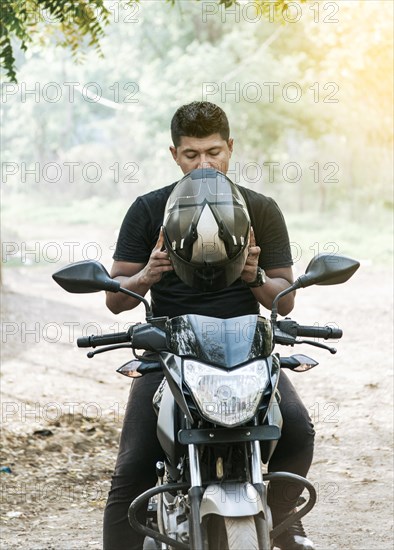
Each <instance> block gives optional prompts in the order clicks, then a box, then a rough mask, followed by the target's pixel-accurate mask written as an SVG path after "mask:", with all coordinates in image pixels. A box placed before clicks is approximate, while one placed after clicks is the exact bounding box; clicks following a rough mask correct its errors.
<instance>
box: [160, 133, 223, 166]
mask: <svg viewBox="0 0 394 550" xmlns="http://www.w3.org/2000/svg"><path fill="white" fill-rule="evenodd" d="M170 151H171V153H172V156H173V158H174V160H175V162H176V163H177V164H178V165H179V166H180V167H181V170H182V172H183V173H184V174H187V173H188V172H191V171H192V170H195V169H196V168H215V169H216V170H220V172H223V173H224V174H226V173H227V170H228V166H229V162H230V157H231V153H232V151H233V140H232V138H230V139H229V140H228V141H225V140H224V139H223V138H222V137H221V135H220V134H219V133H217V134H211V135H210V136H207V137H204V138H197V137H187V136H182V137H181V143H180V144H179V145H178V147H173V146H171V147H170Z"/></svg>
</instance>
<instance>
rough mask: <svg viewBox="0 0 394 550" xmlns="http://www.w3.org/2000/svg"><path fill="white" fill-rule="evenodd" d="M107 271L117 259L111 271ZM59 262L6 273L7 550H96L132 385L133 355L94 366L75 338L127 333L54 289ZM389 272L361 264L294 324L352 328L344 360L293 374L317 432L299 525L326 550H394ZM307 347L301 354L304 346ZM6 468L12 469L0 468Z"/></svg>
mask: <svg viewBox="0 0 394 550" xmlns="http://www.w3.org/2000/svg"><path fill="white" fill-rule="evenodd" d="M107 265H109V262H108V261H107ZM57 267H59V266H53V265H41V264H40V265H37V266H36V265H33V266H19V267H14V268H12V269H11V268H10V269H6V270H5V273H4V287H3V304H2V309H3V336H2V341H3V352H2V378H1V382H2V396H3V397H2V399H3V403H2V416H3V435H2V447H3V448H2V457H1V466H2V467H3V471H2V473H1V482H2V512H1V519H2V524H3V526H2V531H1V535H2V548H4V549H6V550H14V549H17V548H24V549H27V550H38V549H43V550H44V549H45V550H49V549H53V550H71V549H78V550H82V549H87V548H91V549H98V548H100V547H101V518H102V511H103V507H104V503H105V498H106V492H107V490H108V487H109V479H110V475H111V471H112V468H113V465H114V459H115V456H116V446H117V439H118V436H119V431H120V427H121V419H122V414H123V408H124V404H125V400H126V397H127V393H128V386H129V382H128V381H127V379H126V378H123V377H121V376H119V375H118V374H116V373H115V368H117V367H118V366H119V365H121V364H122V363H123V362H125V361H126V360H127V359H128V353H127V351H125V350H122V351H116V352H113V353H112V354H111V355H109V354H107V355H103V356H98V357H96V358H94V359H92V360H88V359H87V358H86V356H85V353H84V352H83V351H82V350H78V349H77V348H76V344H75V342H76V338H77V337H78V336H79V335H80V334H81V333H83V334H91V333H94V332H96V330H98V329H100V330H102V331H103V332H105V331H107V332H109V331H113V330H115V329H116V328H119V330H122V329H123V327H124V325H125V324H126V323H128V322H130V321H132V320H136V319H139V320H143V311H141V310H140V311H137V312H136V311H134V312H133V313H132V314H131V315H130V314H122V315H121V316H120V317H114V316H113V315H111V314H110V313H109V312H108V311H107V310H106V309H105V307H104V305H103V296H102V295H101V294H93V295H70V294H67V293H65V292H64V291H62V290H61V289H60V288H58V287H56V285H55V284H52V283H51V282H50V274H51V273H52V272H53V271H54V270H55V269H56V268H57ZM391 291H392V286H391V274H390V273H389V272H388V270H387V269H381V268H377V267H374V266H371V265H364V266H362V268H361V269H360V270H359V272H358V273H357V274H356V276H355V277H354V278H353V279H352V280H351V281H350V282H348V283H347V284H346V285H343V286H338V287H314V288H310V289H305V290H304V291H302V292H299V294H298V296H297V305H296V308H295V310H294V312H293V313H292V317H293V318H294V319H297V320H298V321H299V322H302V323H305V324H313V323H315V322H317V323H319V324H320V325H323V324H325V323H328V322H336V323H337V324H338V325H339V326H341V327H342V328H343V329H344V338H343V340H342V341H341V342H340V343H338V345H337V347H338V350H339V351H338V354H337V355H336V356H334V355H330V354H329V353H327V352H323V351H321V350H318V349H316V348H310V347H307V346H303V348H302V351H303V352H304V353H307V354H310V355H311V356H313V357H315V358H316V359H317V360H318V361H319V362H320V365H319V366H318V367H317V368H316V369H314V370H312V371H310V372H309V373H305V374H304V375H300V374H298V375H297V374H294V373H292V374H291V378H292V380H293V382H294V384H295V385H296V386H297V388H298V389H299V392H300V394H301V395H302V397H303V399H304V401H305V403H306V405H307V407H308V409H309V411H310V413H311V416H312V417H313V419H314V422H315V427H316V431H317V444H316V453H315V460H314V464H313V467H312V469H311V472H310V479H311V481H312V482H313V483H314V484H315V486H316V489H317V491H318V504H317V506H316V508H315V510H314V511H313V512H312V513H311V514H310V516H308V517H307V518H306V519H305V521H304V523H305V526H306V529H307V531H308V534H309V535H310V537H311V538H312V540H314V541H315V543H316V548H317V549H318V550H329V549H337V550H339V549H341V550H343V549H346V550H352V549H354V550H356V549H357V550H371V549H375V550H389V549H390V550H391V548H392V547H393V531H392V517H393V516H392V511H393V510H392V496H393V485H392V477H391V476H392V456H393V455H392V448H391V444H392V412H393V411H392V398H393V396H392V391H393V379H392V374H393V373H392V357H393V350H392V334H391V330H392V326H393V324H392V299H391ZM300 351H301V348H300ZM4 470H5V471H4Z"/></svg>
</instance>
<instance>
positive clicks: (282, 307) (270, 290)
mask: <svg viewBox="0 0 394 550" xmlns="http://www.w3.org/2000/svg"><path fill="white" fill-rule="evenodd" d="M260 252H261V248H260V247H259V246H257V245H256V240H255V236H254V231H253V228H251V230H250V245H249V254H248V257H247V259H246V263H245V266H244V269H243V271H242V273H241V278H242V280H244V281H245V282H246V283H251V282H253V281H254V280H255V279H256V275H257V266H258V262H259V256H260ZM265 273H266V276H267V280H266V282H265V283H264V284H263V285H262V286H259V287H256V288H251V289H250V290H251V291H252V292H253V294H254V296H255V298H256V300H257V301H258V302H260V304H261V305H263V306H264V307H265V308H267V309H269V310H270V309H271V308H272V302H273V300H274V298H275V296H276V295H277V294H279V292H281V291H282V290H285V289H286V288H288V287H289V286H290V285H291V284H292V283H293V280H294V279H293V270H292V268H291V267H290V266H289V267H278V268H272V269H268V270H267V271H266V272H265ZM294 297H295V292H290V294H288V295H287V296H284V297H283V298H281V299H280V300H279V303H278V312H279V314H280V315H287V314H288V313H290V311H291V310H292V309H293V307H294Z"/></svg>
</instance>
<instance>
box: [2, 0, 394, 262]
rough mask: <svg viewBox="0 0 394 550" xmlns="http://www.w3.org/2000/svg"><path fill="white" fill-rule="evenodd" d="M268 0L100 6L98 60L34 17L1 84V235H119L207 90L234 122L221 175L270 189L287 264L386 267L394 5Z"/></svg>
mask: <svg viewBox="0 0 394 550" xmlns="http://www.w3.org/2000/svg"><path fill="white" fill-rule="evenodd" d="M230 3H231V2H230ZM267 5H269V3H268V2H263V3H259V2H239V3H238V5H237V6H234V5H233V6H232V7H231V8H229V9H227V10H226V9H225V6H224V5H219V4H217V3H215V2H200V1H190V0H186V1H176V2H175V3H172V2H164V1H142V2H140V3H138V4H128V3H126V2H107V3H106V6H107V8H108V10H109V13H110V17H109V24H108V26H107V27H106V29H105V35H104V36H103V37H102V38H101V40H100V45H101V50H102V54H103V56H102V57H100V56H99V55H98V53H97V50H96V48H93V47H92V46H89V45H88V40H85V47H83V48H77V46H76V45H75V44H74V45H72V47H71V48H66V49H65V48H61V47H60V46H59V40H60V43H61V40H62V39H59V36H58V30H59V29H58V27H57V26H56V25H55V24H54V21H53V19H51V17H49V16H47V17H46V19H45V17H44V21H41V22H39V21H38V22H37V25H36V27H35V28H34V31H35V34H34V36H35V39H34V41H33V43H32V44H30V45H29V47H28V50H27V51H26V52H23V51H21V50H18V45H17V43H16V42H15V44H14V55H15V57H16V68H17V82H15V83H12V82H8V83H6V82H3V87H2V102H1V111H2V124H3V127H2V137H3V156H2V161H3V163H2V184H3V240H5V241H10V240H11V241H12V240H13V239H14V240H16V241H18V242H20V241H21V239H23V240H24V239H25V238H26V227H25V226H24V224H28V226H29V227H32V226H34V224H35V223H36V222H37V220H38V219H39V220H40V224H42V223H46V224H47V226H48V227H49V226H50V225H51V224H59V223H66V224H73V223H87V224H89V223H94V224H95V225H96V226H97V227H99V226H102V227H105V228H107V229H108V232H110V233H111V235H112V234H113V233H114V232H115V233H116V231H117V229H118V227H119V225H120V222H121V220H122V219H123V216H124V214H125V212H126V210H127V208H128V206H129V204H130V203H131V202H132V201H133V200H134V199H135V198H136V196H138V195H140V194H142V193H145V192H147V191H149V190H151V189H155V188H157V187H160V186H163V185H167V184H169V183H171V182H173V181H175V180H176V179H178V178H179V175H180V174H179V169H178V167H177V166H176V165H175V163H174V162H173V161H172V158H171V157H170V153H169V151H168V146H169V145H170V143H171V139H170V132H169V124H170V120H171V117H172V115H173V113H174V112H175V110H176V109H177V107H178V106H180V105H182V104H184V103H188V102H190V101H193V100H208V101H212V102H214V103H217V104H218V105H220V106H221V107H222V108H223V109H224V110H225V111H226V113H227V115H228V117H229V120H230V125H231V135H232V136H233V137H234V140H235V154H234V155H233V158H232V164H231V166H230V171H229V177H230V178H231V179H233V181H235V182H236V183H239V184H241V185H246V186H247V187H250V188H252V189H255V190H257V191H260V192H262V193H264V194H266V195H269V196H272V197H274V198H275V199H276V200H277V201H278V203H279V205H280V206H281V208H282V210H283V211H284V213H285V216H286V219H287V222H288V226H289V232H290V236H291V240H292V242H294V256H295V260H298V259H299V258H298V256H299V254H300V250H301V254H304V256H305V255H307V256H308V257H310V256H312V255H313V253H317V252H318V251H323V250H320V249H322V247H324V246H326V247H327V250H328V251H338V250H340V251H341V252H344V253H352V254H353V255H355V256H359V257H361V258H363V259H364V258H365V259H368V260H369V261H379V262H381V261H383V262H384V263H387V262H388V261H389V259H390V250H391V238H390V235H391V230H392V207H393V188H392V176H393V174H392V160H393V159H392V145H393V132H392V130H393V117H392V104H393V93H392V84H393V79H392V64H393V59H392V52H393V49H392V12H393V4H392V3H391V2H387V1H385V0H382V1H379V0H375V1H373V2H367V1H363V0H352V1H341V2H306V3H296V2H290V4H289V6H288V8H287V9H286V11H285V12H283V11H282V12H277V11H273V10H268V11H267ZM259 6H260V8H259ZM282 7H283V6H282ZM15 222H17V223H15ZM48 224H49V225H48ZM20 230H22V231H23V234H21V231H20ZM29 233H30V235H29V236H30V237H31V236H33V235H32V234H31V232H30V231H29ZM115 236H116V235H115ZM319 243H320V244H319ZM327 243H328V244H327ZM332 243H334V244H332ZM309 248H310V250H309ZM303 251H304V252H303ZM11 252H12V250H11V248H9V249H7V250H6V258H5V259H6V260H7V262H6V263H7V265H12V263H13V262H12V260H14V259H15V258H14V256H15V254H12V253H11ZM109 257H110V255H109ZM3 259H4V258H3ZM76 259H78V258H76Z"/></svg>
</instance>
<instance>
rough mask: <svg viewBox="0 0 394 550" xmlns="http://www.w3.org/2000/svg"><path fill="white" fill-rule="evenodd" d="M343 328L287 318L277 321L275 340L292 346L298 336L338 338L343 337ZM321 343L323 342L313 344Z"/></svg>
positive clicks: (326, 338)
mask: <svg viewBox="0 0 394 550" xmlns="http://www.w3.org/2000/svg"><path fill="white" fill-rule="evenodd" d="M342 334H343V333H342V330H341V329H339V328H334V327H329V326H325V327H318V326H309V325H299V324H298V323H296V322H295V321H293V320H292V319H289V318H286V319H283V320H282V321H277V323H276V325H275V327H274V335H275V337H274V338H275V342H276V343H277V344H283V345H285V346H286V345H287V346H292V345H293V344H296V343H297V340H296V338H297V336H305V337H307V338H323V339H324V340H329V339H331V340H336V339H339V338H342ZM309 343H311V342H309ZM313 345H319V346H320V347H321V346H323V344H317V343H315V344H313Z"/></svg>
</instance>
